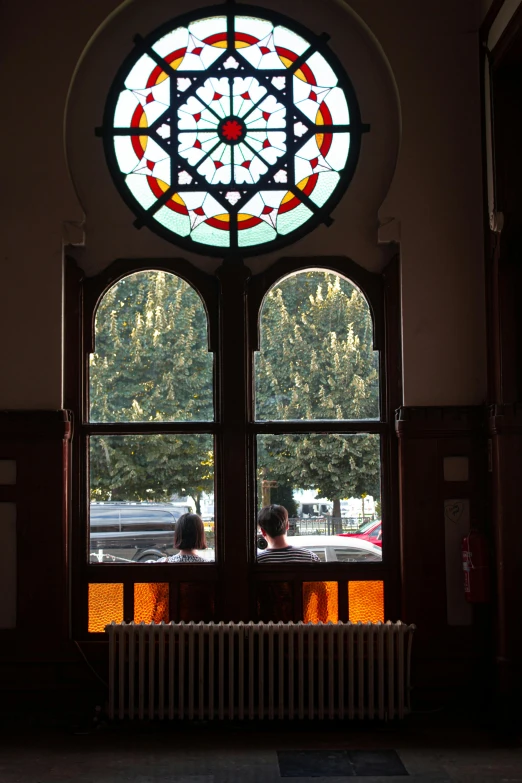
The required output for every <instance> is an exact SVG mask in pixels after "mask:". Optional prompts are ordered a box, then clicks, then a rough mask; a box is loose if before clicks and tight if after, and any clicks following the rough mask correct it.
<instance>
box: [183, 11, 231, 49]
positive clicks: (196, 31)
mask: <svg viewBox="0 0 522 783" xmlns="http://www.w3.org/2000/svg"><path fill="white" fill-rule="evenodd" d="M189 31H190V33H191V34H192V35H195V36H196V38H199V40H200V41H205V38H208V37H209V36H213V35H217V34H219V33H223V35H226V33H227V18H226V16H209V17H207V18H206V19H198V21H196V22H191V23H190V24H189ZM225 40H226V39H225ZM220 48H226V47H220ZM218 54H222V52H219V53H218Z"/></svg>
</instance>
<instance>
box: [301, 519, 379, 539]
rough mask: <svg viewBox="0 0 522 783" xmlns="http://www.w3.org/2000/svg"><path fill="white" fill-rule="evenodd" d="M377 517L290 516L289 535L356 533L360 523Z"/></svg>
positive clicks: (362, 523)
mask: <svg viewBox="0 0 522 783" xmlns="http://www.w3.org/2000/svg"><path fill="white" fill-rule="evenodd" d="M374 519H378V517H377V516H376V515H375V514H368V515H365V516H364V519H363V518H362V517H330V516H324V517H312V518H311V519H303V518H302V517H292V518H291V519H290V520H289V522H290V529H289V533H290V535H297V536H299V535H300V536H305V535H308V536H313V535H322V536H325V535H327V536H329V535H335V534H336V533H337V534H338V533H357V531H358V530H359V529H360V528H361V527H362V525H364V524H366V523H367V522H370V521H372V520H374Z"/></svg>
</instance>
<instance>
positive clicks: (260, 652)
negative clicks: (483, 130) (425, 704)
mask: <svg viewBox="0 0 522 783" xmlns="http://www.w3.org/2000/svg"><path fill="white" fill-rule="evenodd" d="M105 630H106V631H107V632H108V634H109V715H110V717H111V718H114V717H118V718H125V717H129V718H139V719H143V718H149V719H153V718H160V719H165V718H168V719H171V720H172V719H174V718H176V719H183V718H188V719H201V720H203V719H208V718H210V719H212V718H219V719H221V720H222V719H224V718H229V719H240V720H241V719H254V718H270V719H273V718H287V719H292V718H299V719H303V718H320V719H321V718H323V719H324V718H331V719H333V718H350V719H351V718H379V719H381V720H384V719H392V718H394V717H399V718H402V717H404V715H405V714H407V713H408V712H409V710H410V659H411V645H412V640H413V631H414V630H415V626H414V625H405V624H404V623H401V622H397V623H391V622H387V623H384V624H383V623H375V624H373V623H367V624H364V625H363V624H362V623H357V624H352V623H336V624H332V623H327V624H324V625H323V623H318V624H312V623H308V624H304V623H295V624H294V623H281V622H280V623H272V622H269V623H253V622H250V623H216V624H215V623H168V624H165V623H160V624H159V625H154V624H152V625H145V624H144V623H141V624H139V625H136V624H134V623H129V624H127V623H121V624H116V623H112V624H111V625H108V626H106V629H105Z"/></svg>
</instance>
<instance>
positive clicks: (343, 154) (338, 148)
mask: <svg viewBox="0 0 522 783" xmlns="http://www.w3.org/2000/svg"><path fill="white" fill-rule="evenodd" d="M349 149H350V134H349V133H333V134H332V146H331V147H330V150H329V152H328V154H327V155H326V157H325V160H326V162H327V163H328V165H329V166H331V168H332V169H334V170H335V171H340V170H341V169H343V168H344V167H345V165H346V160H347V158H348V151H349Z"/></svg>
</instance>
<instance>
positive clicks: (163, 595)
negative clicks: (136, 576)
mask: <svg viewBox="0 0 522 783" xmlns="http://www.w3.org/2000/svg"><path fill="white" fill-rule="evenodd" d="M162 620H163V622H165V623H168V621H169V585H168V583H167V582H158V583H154V582H153V583H150V584H148V583H146V582H143V583H141V584H135V585H134V622H135V623H142V622H143V623H161V621H162Z"/></svg>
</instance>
